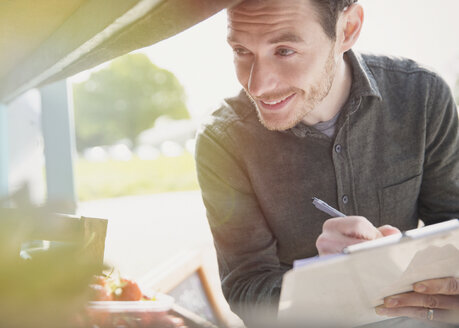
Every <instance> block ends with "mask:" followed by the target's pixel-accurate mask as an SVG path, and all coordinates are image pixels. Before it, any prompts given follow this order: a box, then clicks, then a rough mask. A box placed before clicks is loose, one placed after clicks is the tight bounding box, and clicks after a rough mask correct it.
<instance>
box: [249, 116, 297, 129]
mask: <svg viewBox="0 0 459 328" xmlns="http://www.w3.org/2000/svg"><path fill="white" fill-rule="evenodd" d="M258 119H259V120H260V123H261V124H262V125H263V126H264V127H265V128H267V129H268V130H270V131H285V130H288V129H291V128H293V127H294V126H295V125H297V124H298V122H297V121H295V120H288V119H286V120H281V119H266V118H264V117H263V116H262V115H261V114H260V112H258Z"/></svg>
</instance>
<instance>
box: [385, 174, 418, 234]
mask: <svg viewBox="0 0 459 328" xmlns="http://www.w3.org/2000/svg"><path fill="white" fill-rule="evenodd" d="M421 182H422V174H421V173H419V174H416V175H415V176H412V177H410V178H408V179H404V180H402V181H401V182H398V183H395V184H391V185H389V186H386V187H384V188H382V189H381V190H380V192H379V199H380V202H379V203H380V207H379V211H380V219H381V220H380V224H381V225H384V224H390V225H393V226H394V227H397V228H399V229H400V230H407V229H412V228H414V227H416V226H417V223H418V196H419V191H420V187H421Z"/></svg>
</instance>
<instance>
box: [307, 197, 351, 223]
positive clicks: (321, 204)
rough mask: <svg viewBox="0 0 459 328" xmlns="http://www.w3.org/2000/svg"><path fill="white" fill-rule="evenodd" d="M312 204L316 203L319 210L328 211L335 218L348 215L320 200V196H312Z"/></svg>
mask: <svg viewBox="0 0 459 328" xmlns="http://www.w3.org/2000/svg"><path fill="white" fill-rule="evenodd" d="M312 205H314V206H315V207H316V208H317V209H318V210H320V211H322V212H324V213H327V214H328V215H330V216H332V217H334V218H335V217H343V216H346V215H345V214H343V213H341V212H340V211H338V210H337V209H335V208H333V207H331V206H330V205H328V204H327V203H325V202H324V201H323V200H320V199H319V198H316V197H312Z"/></svg>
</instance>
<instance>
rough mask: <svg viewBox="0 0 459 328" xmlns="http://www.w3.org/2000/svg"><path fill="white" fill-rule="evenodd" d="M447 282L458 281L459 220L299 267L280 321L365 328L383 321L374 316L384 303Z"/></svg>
mask: <svg viewBox="0 0 459 328" xmlns="http://www.w3.org/2000/svg"><path fill="white" fill-rule="evenodd" d="M448 276H459V221H458V220H457V219H456V220H450V221H446V222H442V223H439V224H434V225H431V226H426V227H423V228H420V229H416V230H410V231H408V232H405V233H404V234H403V236H401V235H399V236H396V237H394V236H389V237H385V238H381V239H379V240H378V241H369V242H364V243H361V244H358V245H353V246H351V247H349V248H348V249H347V254H343V255H341V256H335V257H331V258H329V259H326V258H325V259H323V260H320V258H319V259H317V260H315V261H310V262H309V263H308V262H307V261H306V264H305V265H303V266H301V265H297V266H296V268H295V269H292V270H290V271H288V272H287V273H286V274H285V275H284V278H283V283H282V290H281V297H280V303H279V314H278V316H279V320H280V321H281V322H285V323H286V325H287V324H289V325H290V326H295V324H298V323H308V324H313V325H317V326H319V325H320V324H332V325H334V326H358V325H364V324H368V323H372V322H376V321H381V320H384V319H385V317H381V316H378V315H376V313H375V311H374V307H375V306H377V305H380V304H382V303H383V298H384V297H386V296H389V295H394V294H399V293H403V292H408V291H412V285H413V283H415V282H418V281H422V280H426V279H432V278H440V277H448ZM331 314H332V315H331Z"/></svg>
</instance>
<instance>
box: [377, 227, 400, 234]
mask: <svg viewBox="0 0 459 328" xmlns="http://www.w3.org/2000/svg"><path fill="white" fill-rule="evenodd" d="M378 230H379V232H380V233H381V234H382V235H383V237H385V236H390V235H395V234H398V233H401V232H400V230H399V229H397V228H396V227H393V226H391V225H388V224H386V225H383V226H381V227H379V228H378Z"/></svg>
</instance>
